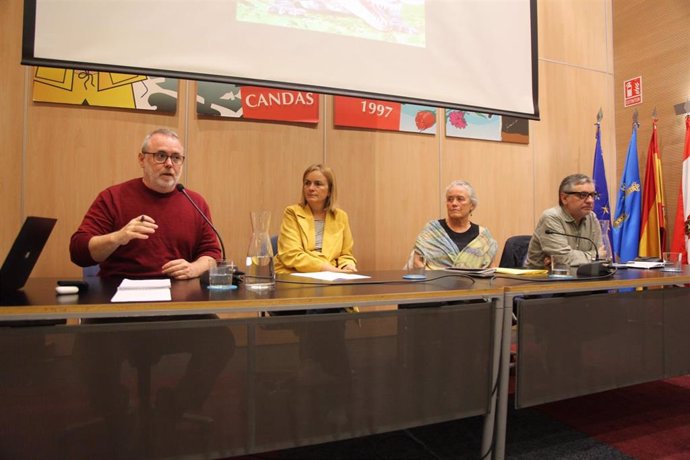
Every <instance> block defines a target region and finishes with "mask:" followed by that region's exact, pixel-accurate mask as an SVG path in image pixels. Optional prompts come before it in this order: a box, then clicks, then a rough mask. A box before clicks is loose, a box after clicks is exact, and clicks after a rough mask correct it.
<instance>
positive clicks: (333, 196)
mask: <svg viewBox="0 0 690 460" xmlns="http://www.w3.org/2000/svg"><path fill="white" fill-rule="evenodd" d="M314 171H319V172H320V173H321V174H323V175H324V176H325V177H326V180H327V181H328V198H326V203H325V204H324V210H325V211H331V210H334V209H336V207H337V198H338V188H337V187H336V185H335V173H334V172H333V170H332V169H331V168H329V167H328V166H326V165H322V164H313V165H311V166H309V167H308V168H307V169H306V170H305V171H304V174H302V193H301V198H300V204H301V205H302V206H306V205H307V200H306V198H304V181H305V180H306V179H307V175H308V174H309V173H311V172H314Z"/></svg>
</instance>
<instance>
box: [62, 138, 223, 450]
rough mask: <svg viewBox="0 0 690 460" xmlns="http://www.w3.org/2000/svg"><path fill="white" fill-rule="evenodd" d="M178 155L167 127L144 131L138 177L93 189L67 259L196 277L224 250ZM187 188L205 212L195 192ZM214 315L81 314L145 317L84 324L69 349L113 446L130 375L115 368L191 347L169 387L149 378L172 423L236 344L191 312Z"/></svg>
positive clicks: (119, 434)
mask: <svg viewBox="0 0 690 460" xmlns="http://www.w3.org/2000/svg"><path fill="white" fill-rule="evenodd" d="M184 159H185V157H184V149H183V147H182V144H181V143H180V140H179V138H178V136H177V134H176V133H175V132H174V131H171V130H169V129H157V130H155V131H153V132H152V133H150V134H149V135H147V136H146V138H145V139H144V142H143V145H142V148H141V152H140V153H139V155H138V161H139V165H140V166H141V168H142V170H143V177H142V178H141V179H132V180H129V181H127V182H123V183H121V184H118V185H114V186H112V187H109V188H107V189H106V190H104V191H102V192H101V193H100V194H99V195H98V197H97V198H96V200H95V201H94V202H93V204H92V205H91V207H90V208H89V210H88V211H87V213H86V215H85V216H84V219H83V221H82V223H81V225H80V226H79V229H77V231H76V232H75V233H74V235H72V239H71V241H70V254H71V258H72V261H73V262H74V263H76V264H77V265H80V266H82V267H86V266H90V265H95V264H98V265H99V266H100V273H99V275H100V276H101V277H111V276H112V277H160V276H168V277H171V278H174V279H179V280H185V279H191V278H197V277H199V276H200V275H201V274H202V273H203V272H204V271H206V270H207V269H208V267H209V264H210V263H215V262H214V261H215V259H217V258H219V257H220V256H221V251H220V246H219V243H218V240H217V239H216V236H215V233H214V232H213V230H211V228H210V226H209V225H208V224H207V223H206V222H205V221H204V219H203V218H202V217H201V216H200V215H199V213H198V212H197V211H196V210H195V209H194V206H193V205H192V204H191V203H190V202H189V201H188V200H187V198H186V197H185V196H184V195H183V194H182V193H180V192H178V191H177V190H176V185H177V182H178V180H179V178H180V175H181V174H182V167H183V163H184ZM188 193H189V196H190V197H191V199H192V200H194V202H195V203H196V204H197V205H198V206H199V208H200V209H201V210H202V212H204V214H205V215H206V216H207V217H208V218H209V219H210V213H209V208H208V205H207V204H206V202H205V201H204V199H203V198H202V197H201V195H199V194H197V193H194V192H192V191H188ZM215 318H217V317H216V316H215V315H186V316H179V315H172V316H156V317H132V318H100V319H87V320H85V321H83V322H84V323H132V322H134V323H141V322H146V323H148V324H149V325H148V326H147V327H146V328H138V327H132V328H128V329H123V328H122V327H118V328H117V330H115V331H109V330H100V331H93V330H91V331H89V330H88V329H86V328H84V329H85V331H84V332H85V333H83V334H81V333H78V335H77V342H76V345H75V353H76V354H78V356H80V357H81V361H80V372H81V374H82V376H83V378H84V380H85V383H86V386H87V392H88V395H89V399H90V401H91V403H92V404H93V406H94V408H95V409H96V410H97V411H98V412H99V413H100V414H101V415H102V416H103V417H104V418H105V419H106V420H108V423H109V426H111V428H112V430H111V433H110V434H111V435H112V437H113V446H112V448H113V449H119V448H120V447H121V445H123V436H124V435H123V433H126V432H128V429H129V428H128V427H127V426H128V425H129V423H130V422H129V418H128V408H129V399H130V398H129V394H130V393H131V389H130V388H128V386H131V385H126V384H125V383H124V382H123V379H122V378H121V375H120V374H121V370H122V362H124V361H125V360H127V361H129V362H130V363H132V364H133V365H134V364H135V363H144V365H145V366H147V365H151V366H152V365H153V364H155V363H156V361H157V360H158V359H159V358H160V357H162V356H163V355H168V354H174V353H185V354H189V355H190V358H189V361H188V363H187V366H186V370H185V372H184V374H183V375H182V376H181V378H180V379H179V381H178V382H177V384H176V385H175V387H174V388H171V387H170V386H163V385H160V384H157V383H156V382H155V381H152V382H151V387H152V388H158V390H157V394H156V399H155V402H154V405H155V407H154V409H155V414H157V415H159V416H161V417H163V418H160V417H159V418H158V419H157V421H158V422H161V423H162V421H163V420H168V421H170V423H174V422H175V420H178V419H179V418H180V417H183V416H184V414H185V413H187V412H188V411H199V410H202V408H203V407H202V406H203V404H204V402H205V400H206V399H207V397H208V395H209V394H210V392H211V390H212V389H213V386H214V382H215V381H216V379H217V378H218V376H219V375H220V373H221V372H222V370H223V369H224V367H225V365H226V364H227V362H228V360H229V359H230V358H231V357H232V355H233V353H234V349H235V340H234V337H233V334H232V332H231V330H230V329H229V328H228V327H226V326H224V325H220V324H219V323H218V322H217V321H215V320H214V321H203V322H196V321H194V322H192V323H190V322H188V320H198V319H215ZM185 325H187V326H189V327H187V326H185ZM139 378H143V377H141V376H140V377H139ZM125 380H126V379H125ZM139 397H140V398H142V395H139ZM144 410H145V409H144ZM125 456H127V454H125Z"/></svg>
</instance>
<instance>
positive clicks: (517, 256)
mask: <svg viewBox="0 0 690 460" xmlns="http://www.w3.org/2000/svg"><path fill="white" fill-rule="evenodd" d="M531 239H532V236H531V235H516V236H511V237H510V238H508V239H507V240H506V244H505V246H504V247H503V253H502V254H501V261H500V262H499V263H498V266H499V267H504V268H522V267H523V265H524V263H525V258H526V257H527V248H528V247H529V242H530V240H531Z"/></svg>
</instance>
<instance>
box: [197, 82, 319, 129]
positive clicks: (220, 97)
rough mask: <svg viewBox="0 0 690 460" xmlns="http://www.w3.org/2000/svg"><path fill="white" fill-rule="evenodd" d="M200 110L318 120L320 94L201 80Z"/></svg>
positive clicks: (234, 115)
mask: <svg viewBox="0 0 690 460" xmlns="http://www.w3.org/2000/svg"><path fill="white" fill-rule="evenodd" d="M196 111H197V113H198V114H199V115H204V116H212V117H228V118H246V119H253V120H275V121H291V122H297V123H318V122H319V94H318V93H312V92H307V91H291V90H286V89H275V88H263V87H259V86H238V85H232V84H228V83H213V82H204V81H200V82H198V83H197V94H196Z"/></svg>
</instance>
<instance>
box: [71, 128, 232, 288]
mask: <svg viewBox="0 0 690 460" xmlns="http://www.w3.org/2000/svg"><path fill="white" fill-rule="evenodd" d="M184 159H185V157H184V148H183V147H182V144H181V143H180V140H179V138H178V136H177V134H176V133H175V132H174V131H171V130H168V129H157V130H155V131H153V132H152V133H151V134H149V135H147V136H146V138H145V139H144V143H143V145H142V148H141V152H140V153H139V155H138V161H139V165H140V166H141V168H142V169H143V177H142V178H141V179H132V180H130V181H127V182H123V183H121V184H118V185H114V186H112V187H109V188H107V189H106V190H104V191H102V192H101V193H100V194H99V195H98V197H97V198H96V200H95V201H94V202H93V204H92V205H91V207H90V208H89V210H88V211H87V213H86V215H85V216H84V220H83V221H82V223H81V225H80V226H79V229H77V231H76V232H75V233H74V235H72V239H71V241H70V255H71V257H72V261H73V262H74V263H75V264H77V265H79V266H81V267H87V266H90V265H96V264H98V265H99V266H100V273H99V274H100V276H103V277H109V276H121V277H155V276H169V277H171V278H175V279H189V278H196V277H198V276H200V275H201V274H202V273H203V272H205V271H206V270H207V269H208V267H209V264H210V263H212V262H213V261H214V260H215V259H218V258H219V257H220V255H221V251H220V246H219V244H218V240H217V239H216V236H215V233H214V232H213V230H212V229H211V228H210V226H209V225H208V224H207V223H206V222H205V221H204V219H203V217H202V216H201V215H199V213H198V212H197V211H196V209H194V207H193V205H192V204H191V203H190V202H189V201H188V200H187V198H186V197H185V196H184V195H183V194H182V193H179V192H178V191H177V190H176V189H175V187H176V185H177V182H178V180H179V178H180V175H181V174H182V168H183V165H184ZM187 193H188V194H189V196H190V197H191V198H192V200H194V202H195V203H196V204H197V205H198V206H199V208H200V209H201V210H202V211H203V212H204V214H205V215H206V216H207V217H208V218H209V219H210V218H211V216H210V212H209V208H208V205H207V204H206V201H205V200H204V199H203V198H202V197H201V195H199V194H198V193H195V192H192V191H190V190H187Z"/></svg>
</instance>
